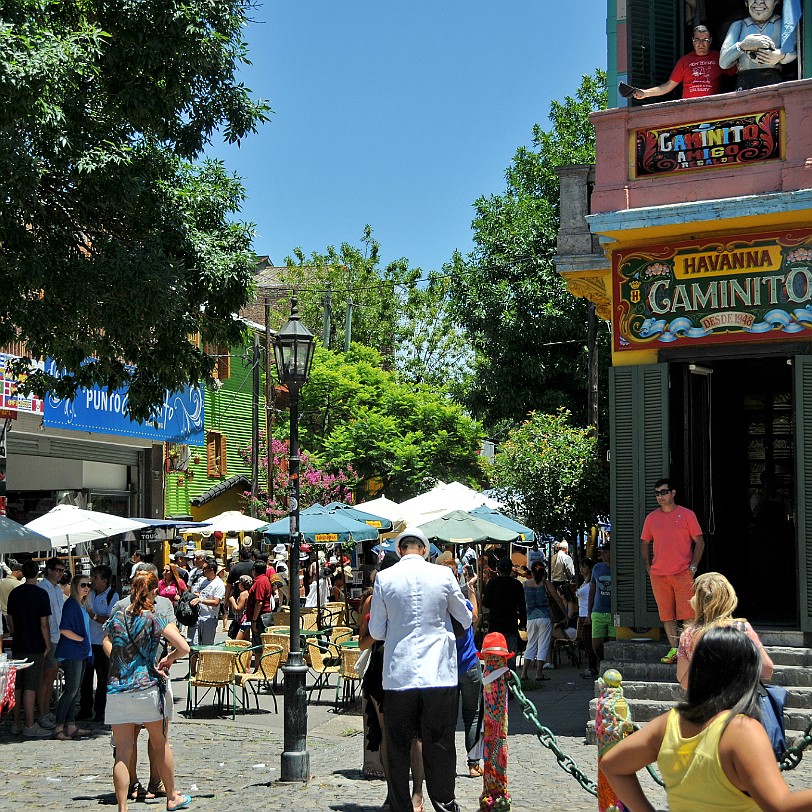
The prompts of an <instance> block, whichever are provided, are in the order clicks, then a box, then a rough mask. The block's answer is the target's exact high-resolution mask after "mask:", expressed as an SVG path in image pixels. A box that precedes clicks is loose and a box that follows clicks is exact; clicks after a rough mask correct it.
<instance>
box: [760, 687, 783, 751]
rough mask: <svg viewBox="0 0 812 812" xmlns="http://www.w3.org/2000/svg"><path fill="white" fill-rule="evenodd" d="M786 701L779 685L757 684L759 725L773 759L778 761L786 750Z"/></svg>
mask: <svg viewBox="0 0 812 812" xmlns="http://www.w3.org/2000/svg"><path fill="white" fill-rule="evenodd" d="M786 701H787V692H786V689H784V688H782V687H781V686H779V685H765V684H764V683H763V682H760V683H759V686H758V706H759V710H760V711H761V724H763V725H764V729H765V730H766V731H767V736H768V737H769V739H770V744H771V745H772V748H773V752H774V753H775V757H776V758H777V759H779V760H780V759H781V756H783V755H784V753H785V752H786V749H787V736H786V732H785V730H784V705H785V704H786Z"/></svg>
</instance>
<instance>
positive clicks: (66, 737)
mask: <svg viewBox="0 0 812 812" xmlns="http://www.w3.org/2000/svg"><path fill="white" fill-rule="evenodd" d="M53 737H54V738H55V739H56V740H57V741H59V742H70V741H73V736H69V735H68V734H67V733H65V731H64V730H60V731H59V732H58V733H54V736H53Z"/></svg>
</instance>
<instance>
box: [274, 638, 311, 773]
mask: <svg viewBox="0 0 812 812" xmlns="http://www.w3.org/2000/svg"><path fill="white" fill-rule="evenodd" d="M307 670H308V669H307V665H306V664H305V662H304V660H303V658H302V655H301V653H300V652H290V655H289V659H288V663H287V665H284V666H282V673H283V674H284V675H285V722H284V724H285V727H284V747H285V749H284V750H283V752H282V764H281V775H280V780H281V781H300V782H307V781H308V780H309V779H310V753H308V752H307V687H306V685H305V678H306V676H307Z"/></svg>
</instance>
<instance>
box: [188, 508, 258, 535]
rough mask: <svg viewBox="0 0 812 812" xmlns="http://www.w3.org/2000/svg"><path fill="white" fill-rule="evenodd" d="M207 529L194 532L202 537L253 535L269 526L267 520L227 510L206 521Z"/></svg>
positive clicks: (201, 528)
mask: <svg viewBox="0 0 812 812" xmlns="http://www.w3.org/2000/svg"><path fill="white" fill-rule="evenodd" d="M206 521H207V522H208V524H207V525H206V527H200V528H197V529H195V530H194V531H193V532H196V533H200V535H201V536H210V535H211V534H212V533H218V532H219V533H253V532H254V531H255V530H258V529H259V528H260V527H265V525H266V524H268V520H267V519H254V518H253V517H251V516H246V515H245V514H244V513H240V511H239V510H227V511H225V513H220V514H219V515H217V516H212V517H211V518H209V519H206Z"/></svg>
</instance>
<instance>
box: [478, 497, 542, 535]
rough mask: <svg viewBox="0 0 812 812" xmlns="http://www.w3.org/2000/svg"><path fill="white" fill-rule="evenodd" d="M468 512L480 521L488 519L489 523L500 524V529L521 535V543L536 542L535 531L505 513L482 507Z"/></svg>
mask: <svg viewBox="0 0 812 812" xmlns="http://www.w3.org/2000/svg"><path fill="white" fill-rule="evenodd" d="M468 512H469V513H471V514H473V515H474V516H477V517H478V518H480V519H486V520H487V521H489V522H493V523H494V524H498V525H499V527H504V528H505V529H506V530H515V531H516V532H517V533H519V535H520V538H519V541H526V542H527V543H528V544H532V543H533V542H534V541H535V540H536V534H535V532H534V531H533V530H531V529H530V528H529V527H526V526H525V525H523V524H520V523H519V522H517V521H514V520H513V519H511V518H510V517H509V516H505V514H504V513H500V512H499V511H498V510H494V509H493V508H489V507H486V506H485V505H482V506H481V507H478V508H474V509H473V510H470V511H468Z"/></svg>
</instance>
